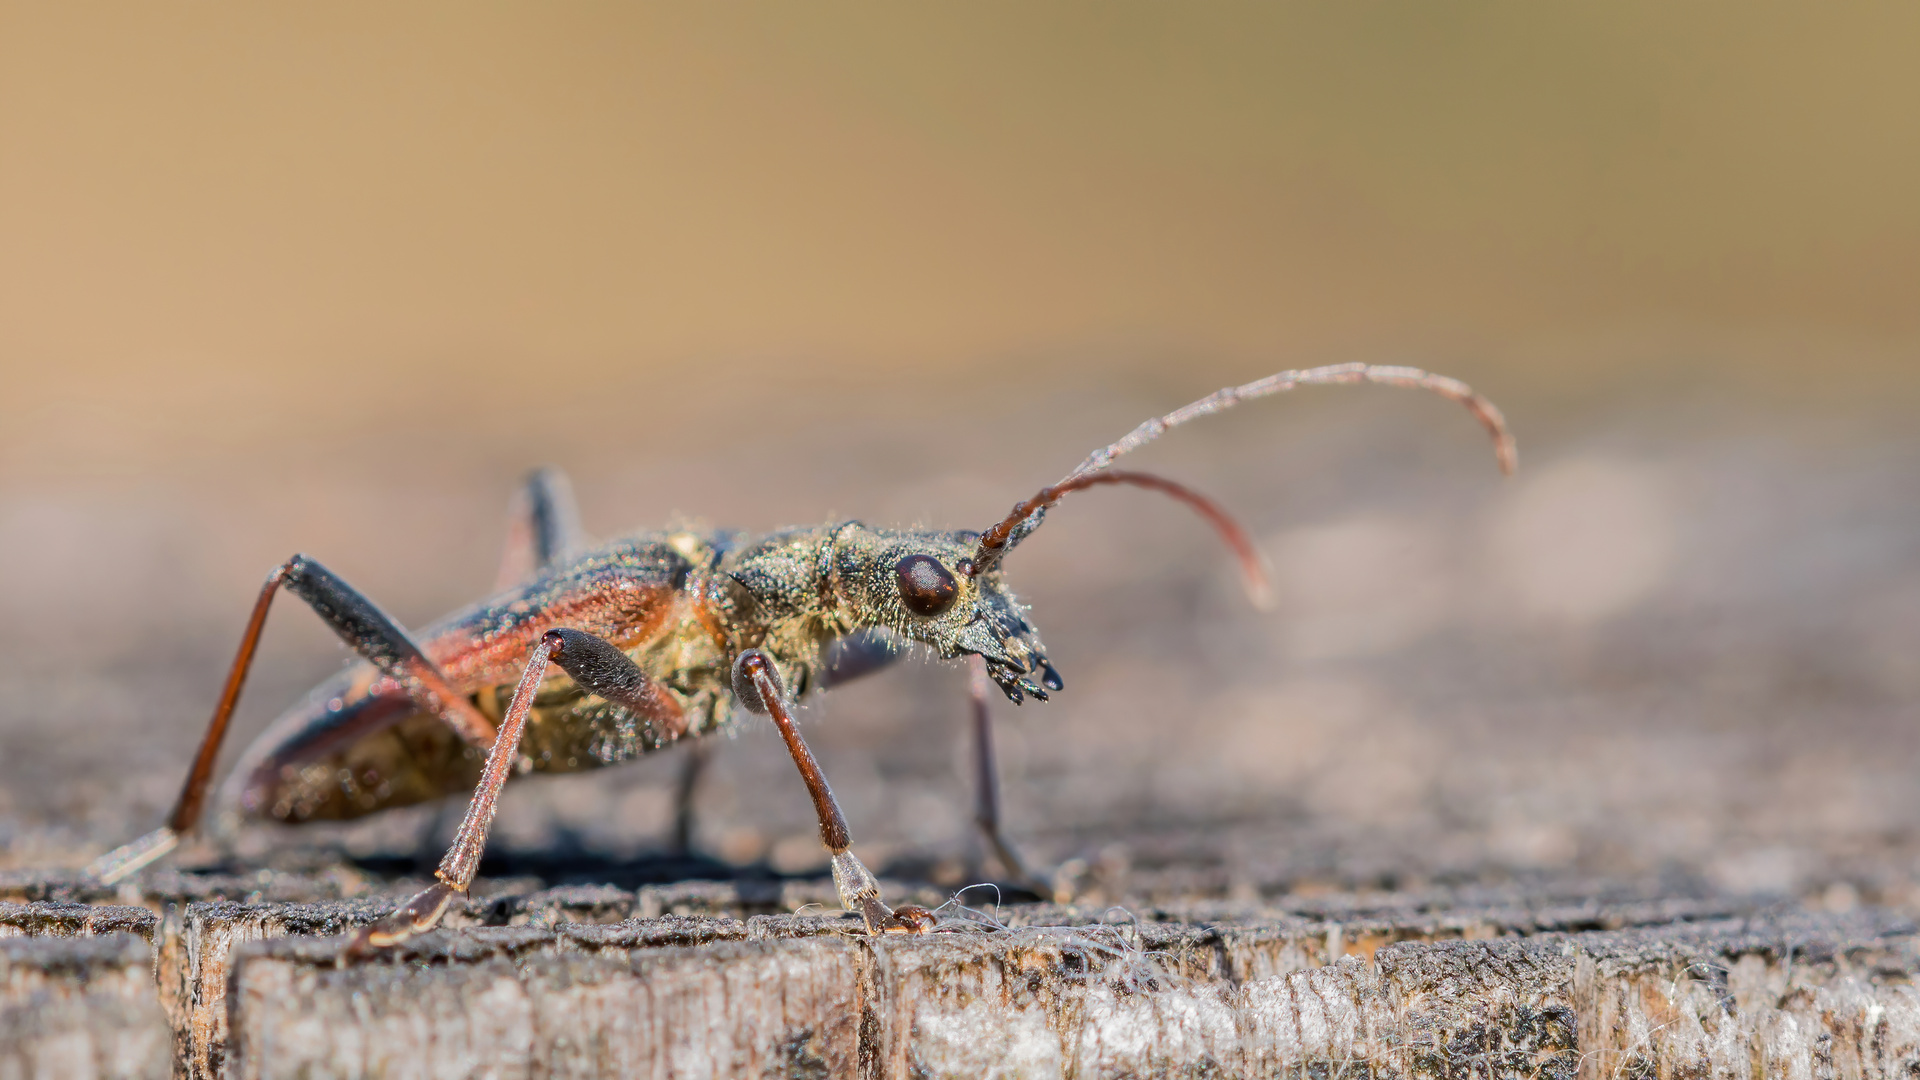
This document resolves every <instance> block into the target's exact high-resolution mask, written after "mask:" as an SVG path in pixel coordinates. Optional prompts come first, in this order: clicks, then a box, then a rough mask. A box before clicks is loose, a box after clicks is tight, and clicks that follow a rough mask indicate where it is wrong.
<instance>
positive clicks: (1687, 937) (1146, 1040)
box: [0, 874, 1920, 1080]
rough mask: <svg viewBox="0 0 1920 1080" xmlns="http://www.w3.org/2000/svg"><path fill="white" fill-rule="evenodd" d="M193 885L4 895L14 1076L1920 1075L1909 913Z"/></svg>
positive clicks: (0, 931)
mask: <svg viewBox="0 0 1920 1080" xmlns="http://www.w3.org/2000/svg"><path fill="white" fill-rule="evenodd" d="M169 881H170V884H172V885H173V886H175V887H176V888H177V889H178V892H177V893H176V895H174V896H171V897H168V896H158V895H154V894H152V893H148V894H143V895H140V896H138V897H134V898H135V899H138V900H140V901H141V902H142V903H144V904H147V905H150V906H151V908H156V909H158V911H157V912H156V911H154V910H150V909H149V908H148V907H139V906H114V905H107V904H102V903H95V904H80V903H74V902H72V901H62V900H50V899H39V900H26V901H25V902H21V903H8V904H5V905H4V906H0V965H4V967H0V972H4V975H3V976H0V986H3V987H4V998H0V1076H5V1077H12V1076H21V1077H28V1076H103V1077H104V1076H154V1075H162V1074H164V1073H166V1072H167V1071H168V1069H169V1061H170V1060H171V1062H172V1068H173V1069H174V1071H175V1074H176V1075H186V1076H195V1077H214V1076H226V1077H248V1078H255V1077H258V1078H268V1077H319V1076H384V1077H464V1076H516V1077H517V1076H526V1077H550V1076H551V1077H574V1076H606V1075H621V1076H627V1075H632V1076H661V1077H667V1076H672V1077H699V1076H800V1077H827V1076H861V1077H869V1076H871V1077H919V1076H954V1077H971V1076H1036V1077H1045V1076H1063V1077H1064V1076H1074V1077H1104V1076H1114V1077H1119V1076H1149V1075H1154V1076H1275V1075H1289V1076H1303V1077H1306V1076H1311V1077H1333V1076H1390V1077H1402V1076H1405V1077H1414V1076H1435V1077H1442V1076H1444V1077H1493V1076H1526V1077H1551V1078H1554V1080H1576V1078H1577V1080H1602V1078H1610V1077H1616V1076H1636V1077H1641V1076H1644V1077H1656V1076H1657V1077H1675V1076H1699V1077H1708V1076H1714V1077H1720V1076H1724V1077H1742V1078H1749V1077H1751V1078H1757V1077H1761V1076H1788V1077H1796V1078H1797V1077H1808V1078H1813V1077H1846V1076H1889V1077H1892V1076H1906V1075H1910V1074H1912V1073H1914V1072H1920V994H1916V992H1915V990H1914V987H1913V980H1914V976H1915V973H1916V972H1920V935H1917V934H1916V928H1915V926H1914V924H1913V922H1912V921H1910V920H1909V918H1908V917H1907V916H1906V915H1905V914H1904V913H1902V912H1899V911H1895V910H1891V909H1886V908H1874V907H1861V908H1858V909H1855V910H1852V911H1847V912H1834V911H1824V910H1810V909H1808V908H1806V907H1804V906H1800V905H1762V904H1760V903H1758V902H1756V901H1748V900H1741V899H1737V898H1718V897H1712V896H1705V897H1701V896H1696V897H1681V898H1664V899H1663V898H1660V897H1659V896H1657V895H1653V894H1647V895H1633V894H1621V895H1614V896H1612V897H1610V898H1607V899H1590V898H1586V897H1583V896H1581V895H1579V889H1577V888H1575V887H1571V886H1569V887H1561V888H1558V889H1544V888H1542V889H1534V890H1527V889H1520V888H1515V889H1507V890H1500V889H1475V890H1462V891H1458V892H1447V891H1444V890H1442V891H1433V892H1428V893H1424V894H1387V893H1382V894H1372V895H1353V894H1330V895H1325V896H1317V897H1305V896H1294V897H1285V898H1281V899H1280V900H1278V901H1274V902H1266V903H1233V902H1228V901H1219V900H1215V901H1204V902H1193V903H1188V904H1163V905H1152V904H1141V905H1137V906H1133V907H1129V908H1127V909H1125V910H1121V909H1106V910H1101V909H1099V908H1097V907H1092V906H1089V907H1072V906H1057V905H1040V904H1032V905H1016V906H1009V907H1005V908H1002V909H999V911H998V912H997V915H998V923H997V924H996V925H987V924H985V923H982V922H979V921H969V917H967V916H965V915H964V913H960V914H958V915H957V916H956V918H955V919H954V920H953V921H952V922H951V923H950V925H948V926H947V927H945V928H943V930H942V932H939V933H936V934H933V935H930V936H926V937H920V938H909V937H888V938H884V939H880V940H874V939H870V938H867V937H865V936H863V935H861V934H859V933H857V932H856V930H857V928H856V925H855V924H854V922H853V921H852V920H851V919H849V918H846V917H842V916H840V915H839V914H838V913H832V914H824V915H792V914H755V913H754V912H755V911H756V910H765V909H767V908H771V907H773V906H775V905H777V904H779V903H782V902H791V901H796V900H798V901H801V902H804V901H805V899H806V895H805V894H806V893H807V892H808V891H809V890H812V891H815V892H817V891H818V889H819V887H820V886H819V884H818V883H809V882H798V883H788V884H787V886H786V888H785V892H786V893H787V895H785V896H784V897H781V896H778V894H777V893H775V894H767V893H766V892H765V890H760V891H756V890H755V889H753V888H748V889H745V890H742V889H741V888H739V887H738V886H736V885H734V884H732V883H689V884H685V885H676V886H653V887H647V888H643V889H640V890H637V891H629V890H622V889H613V888H607V887H587V888H581V887H573V888H561V889H541V888H537V887H533V886H532V885H531V883H524V884H516V883H513V882H505V883H498V884H497V887H496V888H495V890H494V892H493V893H492V894H491V895H489V896H487V897H486V898H485V899H484V900H482V901H481V902H477V903H475V904H474V905H473V906H472V909H471V910H469V911H468V912H467V913H466V914H465V915H463V916H462V917H460V918H459V919H457V920H456V921H457V922H458V923H459V925H457V926H456V927H454V928H452V929H449V930H447V931H442V932H436V933H434V934H431V935H428V936H426V937H424V938H422V939H421V940H419V941H418V942H416V943H414V944H413V945H412V946H410V947H408V948H406V949H404V950H402V951H400V952H399V953H397V954H396V955H394V956H391V957H386V958H382V959H378V960H374V961H370V962H363V963H357V964H348V965H342V964H341V963H340V962H339V960H338V949H339V945H340V942H341V940H342V939H341V937H340V936H339V935H341V934H343V933H344V932H345V931H347V930H349V929H351V928H352V927H354V926H357V925H359V924H361V923H363V922H364V921H366V920H367V919H370V918H372V917H375V916H376V915H377V914H378V913H380V912H382V911H384V910H386V909H387V908H388V907H389V906H390V905H391V903H392V897H391V895H385V894H383V895H381V896H379V897H362V898H353V899H342V898H337V897H335V898H324V899H316V900H313V901H310V902H292V901H287V900H284V899H266V898H264V896H265V894H269V893H282V894H284V893H287V892H292V891H303V890H311V891H316V892H317V891H324V887H325V886H324V880H323V879H289V880H280V881H272V882H269V881H267V880H265V879H264V878H262V879H256V880H250V881H247V882H246V883H247V884H251V885H253V886H256V888H254V889H252V890H250V891H249V892H247V893H238V894H237V896H238V898H237V899H215V898H210V897H209V896H208V895H207V894H208V893H209V892H212V891H221V890H223V889H231V888H232V886H233V885H235V884H236V883H237V882H236V880H234V879H228V880H226V881H225V882H224V883H223V882H222V881H221V880H220V879H217V878H214V877H212V876H206V877H201V876H196V875H186V874H182V875H172V876H171V877H170V878H169ZM4 884H5V885H6V887H8V888H9V889H11V891H13V893H14V894H15V895H16V896H18V895H21V894H22V893H24V892H29V891H33V890H32V889H28V888H25V887H24V884H23V881H22V880H20V879H14V880H12V881H10V882H7V883H4ZM182 886H186V887H184V888H183V887H182ZM37 888H38V890H39V891H41V892H43V893H46V892H53V893H65V894H66V895H69V896H75V895H78V896H84V895H85V890H84V888H83V887H82V886H79V885H78V884H77V883H75V882H66V883H58V882H45V881H43V882H42V883H41V884H40V885H39V886H37ZM87 898H89V899H95V900H103V899H106V898H105V897H87ZM990 913H991V912H990ZM149 942H151V946H150V945H149ZM169 1049H170V1050H171V1054H169Z"/></svg>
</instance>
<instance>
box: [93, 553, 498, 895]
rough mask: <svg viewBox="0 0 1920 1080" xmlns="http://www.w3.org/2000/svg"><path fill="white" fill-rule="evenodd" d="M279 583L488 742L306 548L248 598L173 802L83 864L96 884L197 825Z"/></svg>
mask: <svg viewBox="0 0 1920 1080" xmlns="http://www.w3.org/2000/svg"><path fill="white" fill-rule="evenodd" d="M282 586H284V587H285V588H286V589H287V591H289V592H291V593H293V594H294V595H295V596H298V597H299V598H300V599H302V600H305V601H306V602H307V606H309V607H311V608H312V609H313V611H314V614H316V615H318V616H320V618H321V619H323V620H325V622H326V624H327V625H328V626H330V627H332V628H333V631H334V633H336V634H338V635H340V639H341V640H342V641H345V642H346V643H347V645H348V646H349V647H350V648H352V649H353V651H354V652H356V653H358V654H359V655H360V656H361V658H362V659H365V660H367V661H369V662H371V663H372V664H373V665H374V666H375V667H377V668H379V669H380V672H381V674H383V675H385V676H386V677H387V678H389V679H392V680H393V681H394V682H395V683H397V684H399V686H400V687H401V688H402V689H403V690H405V691H406V693H407V696H408V697H410V698H412V699H413V701H414V703H415V704H416V705H418V706H419V707H420V708H421V710H422V711H424V712H428V713H431V714H433V715H435V716H438V717H439V718H440V719H442V720H444V721H445V722H446V724H447V726H448V727H450V728H452V729H453V730H454V731H455V732H457V733H458V734H459V735H460V737H461V738H462V739H465V740H466V741H467V742H468V743H470V744H472V745H475V746H487V745H489V744H491V743H492V742H493V725H492V724H491V723H489V722H488V721H487V718H486V717H484V716H482V715H481V714H480V711H479V710H478V709H476V708H474V706H473V703H472V702H471V701H468V700H467V698H466V697H465V696H464V695H462V694H459V693H457V692H455V691H454V689H453V687H452V686H451V685H450V684H449V683H448V682H447V677H446V675H445V674H443V673H442V672H441V671H440V669H439V667H437V666H436V665H435V664H434V663H433V661H431V660H429V659H427V657H426V654H425V653H422V652H421V651H420V647H419V646H418V645H415V644H414V643H413V640H412V639H411V638H409V637H407V632H406V631H405V630H402V629H401V628H400V626H399V624H397V623H395V622H394V621H393V620H392V619H390V618H388V617H387V615H386V613H385V612H382V611H381V610H380V609H379V608H377V607H375V606H374V605H373V603H372V601H370V600H368V599H367V598H366V597H364V596H362V595H360V593H359V592H358V591H356V590H355V589H354V588H353V586H351V585H348V584H347V583H346V582H345V581H342V580H341V579H340V578H339V577H338V576H337V575H335V574H334V572H333V571H331V570H328V569H327V568H326V567H324V566H322V565H320V564H319V563H318V562H315V561H314V560H312V559H309V558H308V557H306V556H305V555H295V556H294V557H293V558H291V559H288V560H287V561H286V562H284V563H281V564H280V565H279V566H276V567H274V569H273V572H272V573H271V574H268V575H267V580H266V583H265V584H264V585H262V586H261V587H260V596H259V598H258V599H256V600H255V601H254V602H253V614H252V615H250V616H249V617H248V619H247V629H246V631H245V632H244V633H243V634H241V636H240V648H239V650H238V652H236V653H235V654H234V657H233V667H232V668H230V669H228V671H227V682H226V685H225V686H224V687H223V688H222V689H221V691H220V701H219V703H218V704H217V705H215V706H214V710H213V718H212V719H211V720H209V721H208V722H207V733H206V735H204V736H203V737H202V738H201V740H200V750H199V752H198V753H197V754H196V755H195V756H194V759H193V768H192V769H191V770H190V771H189V772H188V773H187V780H186V783H185V785H183V786H182V788H181V790H180V799H179V801H178V802H176V803H175V804H174V807H173V813H172V814H171V815H170V816H169V817H168V818H167V824H166V825H165V826H164V827H163V828H160V829H157V830H155V831H154V832H151V833H148V834H147V835H146V836H143V837H141V838H140V839H138V840H135V841H134V842H133V843H131V844H127V845H125V846H123V847H120V848H116V849H114V850H113V851H110V852H108V853H107V854H105V855H103V856H101V857H100V858H98V859H96V860H94V862H93V863H92V864H91V865H90V866H88V867H87V873H88V874H90V875H92V876H93V877H96V878H98V879H100V881H101V882H102V883H104V884H112V883H113V882H115V881H119V880H120V879H121V878H124V877H126V876H127V875H128V874H131V873H133V872H134V871H136V870H138V869H140V868H141V867H143V866H145V865H147V864H148V863H150V862H152V861H154V860H155V859H158V858H160V857H161V856H162V855H165V854H166V853H167V852H169V851H171V850H173V848H174V847H175V846H176V845H177V844H179V842H180V838H181V837H182V836H184V835H186V834H187V833H189V832H192V831H193V829H194V828H195V827H196V826H198V825H199V824H200V816H201V813H202V812H203V811H204V810H205V809H206V801H207V789H208V787H209V786H211V784H212V783H213V766H214V761H215V759H217V758H218V757H219V756H220V744H221V742H222V741H224V740H225V739H226V735H227V726H228V723H229V722H230V721H231V720H232V719H233V710H234V706H236V705H238V704H239V703H240V691H241V689H242V688H243V687H244V686H246V682H247V673H248V671H249V670H250V669H251V668H252V667H253V654H254V651H255V650H256V649H257V648H258V647H259V645H260V634H261V632H262V631H263V630H265V628H266V625H267V610H268V608H270V607H271V606H272V605H273V597H274V594H275V593H277V592H279V591H280V589H281V587H282Z"/></svg>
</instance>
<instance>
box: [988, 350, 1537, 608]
mask: <svg viewBox="0 0 1920 1080" xmlns="http://www.w3.org/2000/svg"><path fill="white" fill-rule="evenodd" d="M1338 383H1380V384H1382V385H1385V386H1401V387H1409V388H1411V389H1415V390H1427V391H1430V392H1432V393H1435V394H1439V395H1440V396H1441V397H1443V398H1446V399H1448V400H1449V401H1457V402H1459V403H1460V404H1462V405H1464V406H1466V408H1467V411H1468V412H1470V413H1472V414H1473V416H1474V419H1476V420H1479V421H1480V423H1481V425H1482V426H1484V427H1485V428H1486V429H1487V432H1488V433H1489V434H1490V435H1492V436H1493V454H1494V458H1495V460H1497V461H1498V462H1499V463H1500V471H1501V472H1502V473H1505V474H1507V475H1509V476H1511V475H1512V474H1513V471H1514V469H1516V468H1518V467H1519V451H1518V448H1517V447H1516V445H1515V443H1514V439H1513V433H1512V432H1510V431H1508V430H1507V420H1506V417H1504V416H1502V415H1500V409H1499V408H1498V407H1497V406H1495V405H1494V403H1493V402H1491V401H1488V400H1487V399H1486V398H1484V397H1482V396H1480V395H1479V394H1477V393H1475V392H1474V390H1473V388H1472V387H1470V386H1468V385H1467V384H1466V383H1463V382H1461V381H1460V380H1459V379H1454V378H1449V377H1447V376H1445V375H1435V374H1433V373H1432V372H1429V371H1422V370H1420V369H1419V368H1413V367H1400V366H1397V365H1391V364H1329V365H1327V366H1325V367H1317V368H1303V369H1298V370H1293V371H1282V372H1277V373H1275V374H1273V375H1269V376H1267V377H1266V378H1264V379H1255V380H1254V381H1252V382H1250V383H1246V384H1245V385H1242V386H1229V387H1227V388H1226V389H1224V390H1216V391H1215V392H1213V393H1211V394H1208V395H1207V396H1206V397H1203V398H1201V399H1200V400H1199V401H1195V402H1193V403H1191V404H1189V405H1183V406H1181V407H1180V408H1178V409H1175V410H1173V411H1172V412H1170V413H1168V414H1166V415H1165V416H1156V417H1154V418H1153V419H1151V420H1148V421H1146V422H1144V423H1142V424H1141V425H1140V426H1139V427H1136V428H1134V429H1133V430H1132V431H1130V432H1128V433H1127V434H1126V435H1125V436H1123V437H1122V438H1121V439H1120V440H1119V441H1118V442H1115V443H1110V444H1108V445H1107V446H1105V447H1102V448H1101V449H1099V450H1095V451H1094V452H1093V453H1091V454H1088V455H1087V458H1086V460H1085V461H1082V462H1081V463H1080V464H1079V466H1078V467H1077V468H1075V469H1074V470H1073V471H1072V472H1070V473H1068V474H1067V475H1066V476H1065V477H1063V478H1062V479H1061V480H1060V482H1059V483H1057V484H1052V485H1049V486H1047V487H1044V488H1041V489H1040V492H1039V493H1038V494H1036V495H1035V496H1034V497H1033V498H1031V499H1028V500H1026V501H1025V502H1021V503H1018V504H1016V505H1015V506H1014V508H1013V510H1012V511H1011V512H1010V513H1008V514H1007V516H1006V517H1005V518H1003V519H1001V521H1000V523H999V524H997V525H995V526H993V527H992V528H990V529H988V530H987V531H986V532H984V533H982V534H981V535H980V546H979V548H978V549H977V550H976V551H975V552H974V557H973V574H974V575H975V576H978V575H980V574H982V573H985V572H986V571H988V570H991V569H992V568H993V567H994V566H995V565H997V564H998V563H999V561H1000V559H1001V558H1002V557H1003V556H1004V555H1005V554H1006V553H1007V551H1008V550H1010V549H1011V548H1012V547H1013V545H1014V544H1017V543H1019V542H1020V541H1021V540H1023V539H1025V538H1026V536H1027V534H1028V533H1031V532H1032V531H1033V530H1034V529H1037V528H1039V527H1040V523H1039V522H1038V521H1037V520H1036V521H1034V522H1033V524H1031V525H1028V526H1027V527H1026V528H1025V529H1021V528H1020V526H1021V525H1022V524H1023V523H1025V522H1026V521H1027V520H1028V519H1029V518H1033V517H1034V516H1035V515H1036V514H1042V513H1044V511H1045V510H1046V508H1047V507H1049V506H1052V505H1053V504H1054V503H1056V502H1059V501H1060V499H1061V497H1062V496H1064V495H1066V494H1067V493H1068V492H1070V491H1078V490H1080V489H1081V488H1083V487H1090V486H1092V485H1091V484H1090V483H1080V482H1079V481H1082V480H1084V479H1086V478H1088V477H1092V476H1099V475H1103V474H1104V470H1106V469H1107V468H1108V467H1109V466H1111V465H1112V464H1113V462H1114V459H1116V458H1118V457H1120V456H1121V455H1122V454H1128V453H1132V452H1133V451H1135V450H1138V449H1139V448H1140V447H1142V446H1145V445H1146V444H1148V443H1150V442H1152V441H1153V440H1155V439H1157V438H1159V437H1160V436H1162V435H1164V434H1166V433H1167V432H1168V431H1169V430H1171V429H1173V428H1176V427H1179V426H1180V425H1181V424H1184V423H1187V422H1188V421H1190V420H1198V419H1200V418H1201V417H1203V416H1212V415H1213V414H1214V413H1219V412H1225V411H1226V410H1228V409H1231V408H1233V407H1234V406H1235V405H1238V404H1240V403H1241V402H1243V401H1251V400H1253V399H1254V398H1261V397H1267V396H1268V395H1270V394H1281V393H1285V392H1286V391H1288V390H1292V389H1293V388H1295V387H1298V386H1324V385H1332V384H1338ZM1124 475H1144V474H1124ZM1127 482H1128V483H1135V482H1136V481H1127ZM1160 483H1166V481H1160ZM1141 486H1145V487H1152V486H1154V485H1152V484H1142V485H1141ZM1162 490H1164V489H1162ZM1181 490H1183V491H1184V490H1186V489H1184V488H1182V489H1181ZM1169 494H1171V492H1169ZM1177 497H1178V496H1176V498H1177ZM1203 513H1204V511H1203Z"/></svg>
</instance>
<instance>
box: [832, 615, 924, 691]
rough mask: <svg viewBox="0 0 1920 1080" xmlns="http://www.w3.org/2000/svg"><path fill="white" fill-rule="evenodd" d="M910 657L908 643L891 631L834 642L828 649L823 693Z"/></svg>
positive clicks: (866, 632)
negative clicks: (906, 656)
mask: <svg viewBox="0 0 1920 1080" xmlns="http://www.w3.org/2000/svg"><path fill="white" fill-rule="evenodd" d="M905 655H907V642H906V641H905V640H904V639H903V638H901V637H900V636H899V635H898V634H895V633H894V632H893V631H891V630H882V629H880V628H878V627H869V628H867V629H864V630H855V631H854V632H853V633H851V634H843V635H841V636H840V637H837V638H834V639H833V642H832V644H830V645H828V646H827V649H826V658H825V659H826V662H825V664H823V665H822V667H821V671H820V689H822V690H829V689H832V688H833V687H836V686H840V685H842V684H843V683H850V682H852V681H853V680H855V679H858V678H861V677H862V676H865V675H871V674H873V673H874V672H876V671H879V670H880V669H881V668H884V667H888V666H890V665H892V664H894V663H896V662H898V661H899V660H900V658H901V657H903V656H905Z"/></svg>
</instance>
